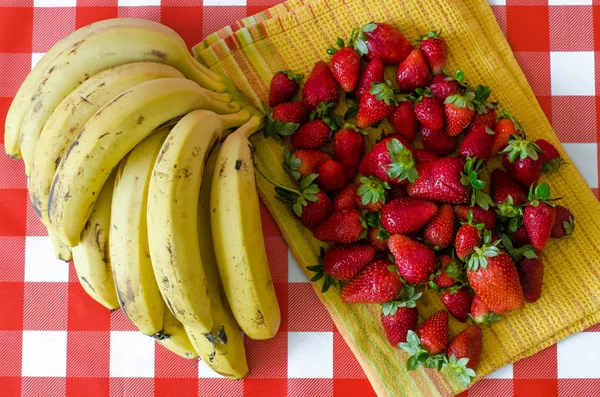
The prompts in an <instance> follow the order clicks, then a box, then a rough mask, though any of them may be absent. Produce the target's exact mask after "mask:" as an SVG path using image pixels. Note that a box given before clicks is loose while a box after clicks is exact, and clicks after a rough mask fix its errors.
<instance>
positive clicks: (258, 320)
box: [254, 308, 265, 325]
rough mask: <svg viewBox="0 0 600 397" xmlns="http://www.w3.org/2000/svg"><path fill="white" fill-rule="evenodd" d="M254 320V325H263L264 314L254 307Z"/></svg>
mask: <svg viewBox="0 0 600 397" xmlns="http://www.w3.org/2000/svg"><path fill="white" fill-rule="evenodd" d="M254 322H255V323H256V325H265V316H264V315H263V314H262V312H261V311H260V310H259V309H258V308H256V319H255V320H254Z"/></svg>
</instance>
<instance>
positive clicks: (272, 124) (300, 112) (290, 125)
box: [264, 102, 308, 138]
mask: <svg viewBox="0 0 600 397" xmlns="http://www.w3.org/2000/svg"><path fill="white" fill-rule="evenodd" d="M307 119H308V109H307V108H306V106H304V104H303V103H302V102H285V103H281V104H279V105H277V106H275V107H274V108H273V109H271V111H270V112H269V116H268V118H267V122H266V125H265V130H264V135H265V137H274V138H277V137H284V136H290V135H292V134H293V133H294V132H296V130H297V129H298V127H300V124H302V123H304V122H305V121H306V120H307Z"/></svg>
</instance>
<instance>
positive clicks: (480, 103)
mask: <svg viewBox="0 0 600 397" xmlns="http://www.w3.org/2000/svg"><path fill="white" fill-rule="evenodd" d="M489 97H490V88H489V87H487V86H485V85H478V86H477V87H476V88H475V99H474V100H473V103H474V104H475V108H476V109H477V113H479V114H485V113H486V112H487V111H488V110H494V109H496V106H497V105H498V102H489V101H488V98H489ZM492 134H493V131H492Z"/></svg>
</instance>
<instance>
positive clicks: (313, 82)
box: [302, 61, 340, 111]
mask: <svg viewBox="0 0 600 397" xmlns="http://www.w3.org/2000/svg"><path fill="white" fill-rule="evenodd" d="M339 100H340V91H339V89H338V85H337V82H336V81H335V79H334V78H333V75H332V74H331V70H329V66H328V65H327V64H326V63H325V62H323V61H319V62H317V63H315V66H313V69H312V71H311V72H310V75H309V76H308V78H307V79H306V82H305V83H304V87H303V88H302V102H303V103H304V104H305V105H306V107H307V108H308V109H309V110H310V111H314V110H315V109H316V108H317V106H318V105H319V104H321V103H322V102H326V103H333V104H334V106H337V104H338V102H339Z"/></svg>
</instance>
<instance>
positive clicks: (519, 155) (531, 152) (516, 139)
mask: <svg viewBox="0 0 600 397" xmlns="http://www.w3.org/2000/svg"><path fill="white" fill-rule="evenodd" d="M500 153H507V154H508V161H510V162H511V163H514V162H515V161H517V159H521V160H525V159H526V158H527V157H530V158H531V159H532V160H537V159H538V158H539V154H540V153H543V151H542V149H541V148H540V147H539V146H538V145H537V144H536V143H535V142H532V141H528V140H527V139H525V138H522V137H520V136H518V135H511V136H510V137H509V138H508V145H507V146H506V147H505V148H504V150H502V151H501V152H500Z"/></svg>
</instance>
